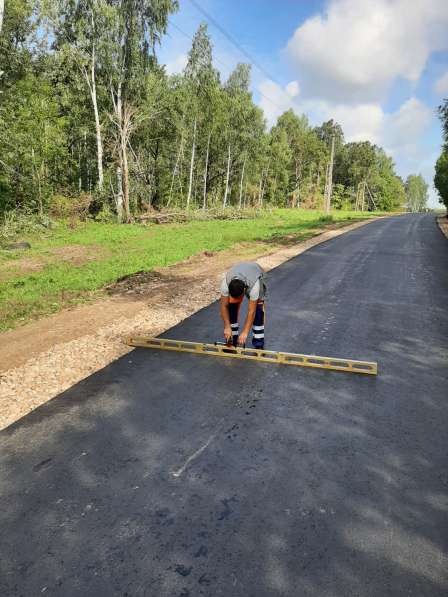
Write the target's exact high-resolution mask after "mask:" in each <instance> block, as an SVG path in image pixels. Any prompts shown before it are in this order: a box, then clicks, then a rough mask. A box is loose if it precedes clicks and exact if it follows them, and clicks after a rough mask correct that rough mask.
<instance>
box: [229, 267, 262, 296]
mask: <svg viewBox="0 0 448 597" xmlns="http://www.w3.org/2000/svg"><path fill="white" fill-rule="evenodd" d="M263 274H264V271H263V268H261V267H260V266H259V265H258V263H254V262H252V261H243V262H241V263H237V264H236V265H234V266H233V267H232V268H230V270H229V271H228V272H227V273H226V274H225V275H224V277H223V280H222V283H221V295H222V296H229V284H230V282H231V281H232V280H234V279H235V278H236V279H237V280H242V281H243V282H244V284H245V285H246V287H247V290H246V292H245V294H246V296H247V298H249V299H250V300H251V301H257V300H259V299H260V298H263V295H264V288H265V287H264V283H263Z"/></svg>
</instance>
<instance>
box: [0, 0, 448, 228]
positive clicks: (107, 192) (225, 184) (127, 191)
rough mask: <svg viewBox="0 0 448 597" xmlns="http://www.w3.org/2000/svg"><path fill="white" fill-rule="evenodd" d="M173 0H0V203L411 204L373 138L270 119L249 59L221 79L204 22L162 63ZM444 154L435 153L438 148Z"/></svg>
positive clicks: (135, 207) (112, 216) (79, 209)
mask: <svg viewBox="0 0 448 597" xmlns="http://www.w3.org/2000/svg"><path fill="white" fill-rule="evenodd" d="M177 10H178V2H177V0H40V1H37V0H8V2H7V4H6V10H5V12H4V15H3V22H2V23H1V24H0V27H1V36H0V71H1V74H0V147H1V148H2V149H1V153H0V213H1V214H3V217H6V216H7V214H10V213H17V212H23V213H29V214H36V216H38V217H40V218H43V217H45V216H46V215H48V214H51V215H56V216H59V217H67V216H70V215H72V214H73V213H77V214H83V215H88V216H89V217H92V218H95V219H96V220H97V221H117V220H118V221H119V222H124V223H126V222H131V221H138V220H139V218H140V219H141V218H144V217H145V214H148V213H153V212H157V211H160V210H180V211H182V210H189V209H199V208H201V209H209V208H215V209H217V208H219V209H221V208H233V209H235V210H238V209H244V208H263V207H291V208H292V207H302V208H317V209H325V210H326V211H327V212H328V211H329V209H330V206H331V208H333V209H354V210H363V211H372V210H381V211H394V210H398V209H403V208H406V207H407V208H408V209H409V210H411V211H420V210H422V209H424V207H425V204H426V197H427V186H426V183H425V182H424V180H423V178H422V177H421V176H420V175H410V177H409V178H408V179H407V181H403V180H402V179H401V178H400V177H399V176H398V175H397V173H396V171H395V166H394V162H393V160H392V158H391V157H389V156H388V155H387V154H386V152H385V151H384V149H382V148H381V147H378V146H375V145H373V144H372V143H370V142H369V141H367V140H366V141H363V142H346V141H345V139H344V131H343V130H342V127H341V126H340V125H339V124H338V123H337V122H334V121H333V120H329V121H328V122H324V123H322V124H321V125H320V126H312V125H311V124H310V122H309V121H308V119H307V117H306V115H297V114H296V113H295V112H294V111H293V110H289V111H287V112H285V113H283V114H282V115H281V116H280V117H279V118H278V120H277V122H276V123H275V124H274V126H272V127H271V128H269V127H268V126H267V123H266V119H265V116H264V114H263V112H262V110H261V109H260V108H259V107H258V106H257V105H256V103H255V102H254V99H253V97H252V93H251V68H252V65H251V64H248V63H240V64H238V65H237V66H236V67H235V68H234V70H233V72H231V73H230V75H229V76H228V77H227V78H226V79H225V80H223V79H222V77H221V75H220V72H219V71H218V70H217V68H216V66H215V64H214V58H213V43H212V39H211V36H210V33H209V31H208V27H207V24H206V23H203V24H201V25H200V27H199V29H198V30H197V32H196V34H195V35H194V37H193V38H192V40H191V49H190V51H189V54H188V62H187V64H186V66H185V68H184V70H183V71H182V72H181V73H179V74H174V75H169V74H168V73H167V71H166V67H165V65H163V64H161V63H160V62H159V61H158V59H157V51H158V48H159V47H160V45H161V44H162V43H163V37H164V35H165V34H166V32H167V28H168V26H169V23H170V16H171V15H172V14H174V13H175V12H176V11H177ZM445 159H446V158H445Z"/></svg>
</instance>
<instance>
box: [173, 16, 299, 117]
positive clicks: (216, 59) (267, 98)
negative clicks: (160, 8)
mask: <svg viewBox="0 0 448 597" xmlns="http://www.w3.org/2000/svg"><path fill="white" fill-rule="evenodd" d="M169 23H170V25H171V26H172V27H174V29H177V30H178V31H179V33H182V35H185V37H187V38H188V39H189V40H191V41H193V38H192V37H191V35H189V34H188V33H186V32H185V31H183V29H181V28H180V27H179V26H178V25H176V24H175V23H173V21H172V20H171V19H169ZM213 59H214V60H215V61H216V62H218V63H219V64H221V65H222V66H224V68H226V69H228V70H229V71H231V70H232V67H231V66H230V65H229V64H226V63H225V62H223V61H222V60H220V59H219V58H216V56H214V58H213ZM274 82H276V81H274ZM277 84H278V83H277ZM257 91H258V93H259V94H260V95H261V97H264V99H265V100H267V101H268V102H270V103H271V104H272V105H273V106H275V107H276V108H277V109H278V110H281V111H284V110H285V107H284V106H280V105H279V104H277V103H276V102H275V101H274V100H273V99H271V98H270V97H268V96H267V95H266V94H264V93H263V92H262V91H260V90H259V89H258V90H257ZM282 91H283V90H282ZM285 93H286V92H285ZM288 97H289V98H290V99H292V97H290V96H289V95H288Z"/></svg>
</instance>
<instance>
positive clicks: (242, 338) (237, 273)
mask: <svg viewBox="0 0 448 597" xmlns="http://www.w3.org/2000/svg"><path fill="white" fill-rule="evenodd" d="M265 295H266V284H265V282H264V271H263V269H262V268H261V267H260V266H259V265H258V263H254V262H251V261H243V262H242V263H237V264H236V265H234V266H233V267H232V268H231V269H230V270H229V271H228V272H227V273H226V274H225V275H224V277H223V281H222V284H221V305H220V311H221V317H222V320H223V321H224V338H225V339H226V342H227V343H228V344H233V346H237V345H239V346H244V345H245V344H246V341H247V337H248V335H249V333H250V329H251V328H252V346H253V347H254V348H259V349H263V348H264V299H265ZM244 296H246V297H247V298H248V299H249V306H248V309H247V317H246V321H245V323H244V326H243V329H242V331H241V333H240V332H239V322H238V316H239V312H240V307H241V303H242V302H243V299H244Z"/></svg>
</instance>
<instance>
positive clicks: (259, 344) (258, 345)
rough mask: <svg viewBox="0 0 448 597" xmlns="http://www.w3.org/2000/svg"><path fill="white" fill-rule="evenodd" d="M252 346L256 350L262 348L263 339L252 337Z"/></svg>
mask: <svg viewBox="0 0 448 597" xmlns="http://www.w3.org/2000/svg"><path fill="white" fill-rule="evenodd" d="M252 346H253V347H254V348H256V349H257V350H264V339H263V340H258V339H257V338H252Z"/></svg>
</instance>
